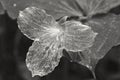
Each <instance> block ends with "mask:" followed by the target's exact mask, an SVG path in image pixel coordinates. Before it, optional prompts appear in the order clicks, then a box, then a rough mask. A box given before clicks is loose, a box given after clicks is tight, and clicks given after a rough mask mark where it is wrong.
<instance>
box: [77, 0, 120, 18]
mask: <svg viewBox="0 0 120 80" xmlns="http://www.w3.org/2000/svg"><path fill="white" fill-rule="evenodd" d="M75 1H76V2H77V3H78V4H79V5H80V6H81V7H82V9H83V10H84V11H85V13H86V14H87V15H88V16H89V15H94V14H97V13H106V12H108V11H109V10H110V9H112V8H114V7H116V6H118V5H120V0H75Z"/></svg>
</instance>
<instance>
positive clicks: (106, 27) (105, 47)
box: [87, 14, 120, 59]
mask: <svg viewBox="0 0 120 80" xmlns="http://www.w3.org/2000/svg"><path fill="white" fill-rule="evenodd" d="M87 24H88V25H89V26H91V27H92V29H93V30H94V31H95V32H97V33H98V36H97V37H96V40H95V42H94V45H93V46H92V47H91V48H90V50H91V53H93V55H94V56H93V57H95V58H96V59H101V58H102V57H104V55H105V54H106V53H107V52H108V51H109V50H110V49H111V48H112V47H113V46H114V45H115V44H117V43H118V40H119V37H120V15H114V14H108V15H106V16H104V17H99V18H93V19H91V20H89V21H88V23H87Z"/></svg>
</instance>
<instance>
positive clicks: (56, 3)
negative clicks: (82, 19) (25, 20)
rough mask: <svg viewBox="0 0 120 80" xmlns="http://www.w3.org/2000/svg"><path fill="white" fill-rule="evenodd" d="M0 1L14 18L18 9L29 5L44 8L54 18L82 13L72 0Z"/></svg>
mask: <svg viewBox="0 0 120 80" xmlns="http://www.w3.org/2000/svg"><path fill="white" fill-rule="evenodd" d="M1 3H2V4H3V7H4V8H5V9H6V10H7V12H8V14H9V15H10V17H12V18H16V17H17V16H18V13H19V11H20V10H23V9H25V8H26V7H30V6H35V7H39V8H42V9H45V10H46V11H47V13H48V14H50V15H52V16H53V17H54V18H55V19H58V18H60V17H62V16H71V15H76V16H81V15H82V13H81V11H80V10H79V9H78V7H77V6H76V4H75V1H74V0H1Z"/></svg>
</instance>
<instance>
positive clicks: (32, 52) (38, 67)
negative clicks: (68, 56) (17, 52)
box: [26, 41, 62, 76]
mask: <svg viewBox="0 0 120 80" xmlns="http://www.w3.org/2000/svg"><path fill="white" fill-rule="evenodd" d="M58 47H59V46H58V44H52V45H50V46H47V45H45V44H43V43H41V42H39V41H35V42H34V43H33V44H32V46H31V47H30V49H29V52H28V54H27V58H26V64H27V67H28V69H29V70H30V71H31V72H32V76H35V75H39V76H45V75H47V74H48V73H50V72H52V71H53V70H54V68H55V67H56V66H57V65H58V63H59V61H60V58H61V57H62V49H59V48H58Z"/></svg>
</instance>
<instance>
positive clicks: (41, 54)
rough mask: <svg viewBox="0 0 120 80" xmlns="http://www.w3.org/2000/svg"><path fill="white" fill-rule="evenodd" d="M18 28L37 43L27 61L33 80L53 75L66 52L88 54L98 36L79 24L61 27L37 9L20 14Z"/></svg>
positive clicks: (88, 27)
mask: <svg viewBox="0 0 120 80" xmlns="http://www.w3.org/2000/svg"><path fill="white" fill-rule="evenodd" d="M18 26H19V29H20V30H21V31H22V32H23V34H24V35H26V36H27V37H29V38H30V39H32V40H34V42H33V44H32V46H31V47H30V48H29V51H28V53H27V58H26V65H27V67H28V69H29V70H30V71H31V72H32V76H35V75H39V76H45V75H47V74H48V73H50V72H52V71H53V70H54V68H55V67H56V66H57V65H58V63H59V61H60V58H61V57H62V56H63V54H62V50H63V49H65V50H67V51H74V52H76V51H83V50H86V49H88V48H89V47H91V46H92V45H93V42H94V40H95V37H96V35H97V34H98V33H96V32H94V31H93V30H92V29H91V27H90V26H87V25H83V24H82V23H80V22H78V21H65V22H64V23H58V22H56V21H55V19H54V18H53V17H52V16H51V15H48V14H47V13H46V12H45V10H42V9H39V8H36V7H28V8H26V9H25V10H23V11H20V14H19V17H18Z"/></svg>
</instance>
